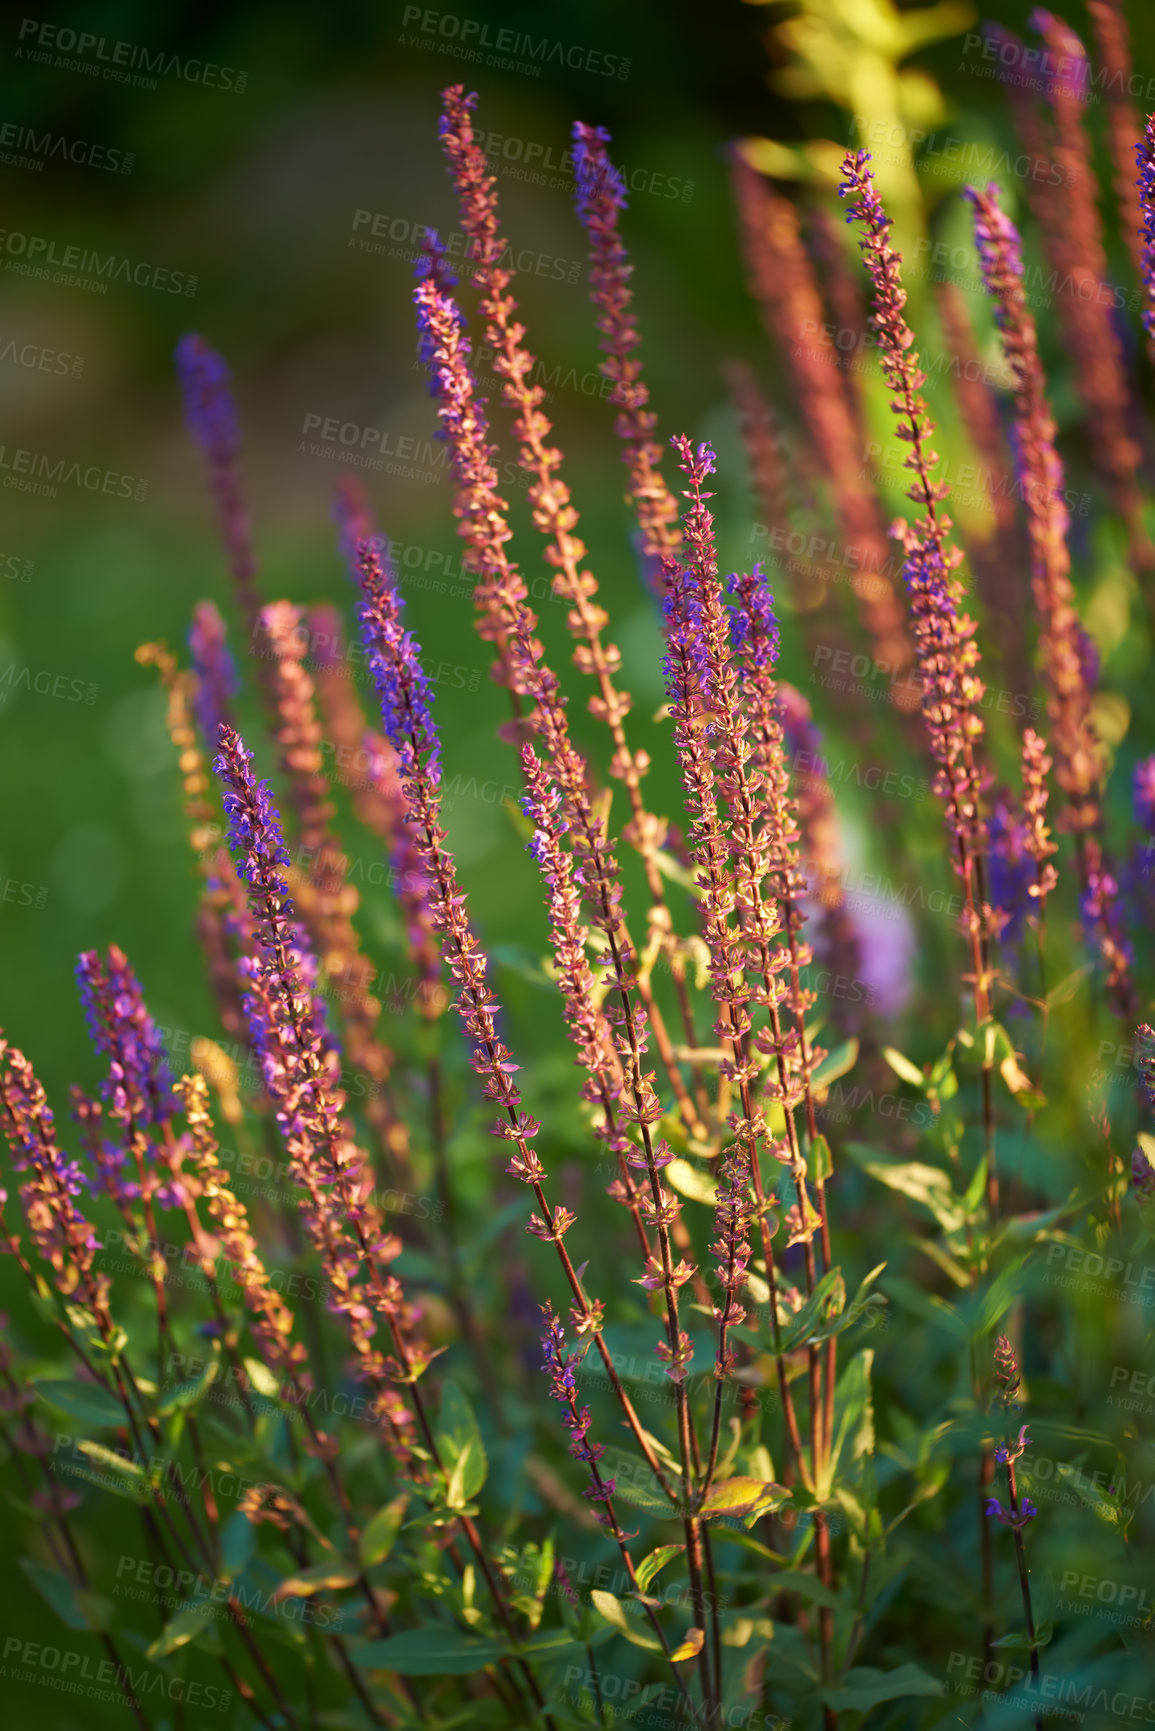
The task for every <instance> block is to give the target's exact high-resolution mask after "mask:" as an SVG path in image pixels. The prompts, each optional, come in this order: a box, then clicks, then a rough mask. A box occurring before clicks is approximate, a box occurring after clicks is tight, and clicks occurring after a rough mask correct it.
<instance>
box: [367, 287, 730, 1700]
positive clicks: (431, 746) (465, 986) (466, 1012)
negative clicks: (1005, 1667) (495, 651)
mask: <svg viewBox="0 0 1155 1731" xmlns="http://www.w3.org/2000/svg"><path fill="white" fill-rule="evenodd" d="M424 286H428V287H430V288H431V289H432V290H433V292H436V290H435V288H433V285H431V284H429V285H424ZM361 571H362V588H363V592H364V596H365V599H364V603H363V605H362V608H361V619H362V624H363V628H364V633H365V641H366V645H367V648H368V650H369V656H370V665H371V667H372V669H373V673H374V677H375V679H376V681H377V688H378V691H379V693H380V697H381V715H382V721H383V724H384V727H385V731H386V733H387V735H388V737H389V740H390V743H391V744H392V746H393V748H394V750H395V751H396V753H397V755H398V758H399V760H400V774H401V782H402V787H403V790H404V792H405V797H406V801H407V803H408V807H409V818H410V822H411V823H412V824H413V826H414V828H415V831H416V835H417V842H418V846H419V847H420V849H421V852H422V855H423V857H424V861H425V864H426V869H427V871H428V875H429V881H430V901H431V905H432V907H433V909H434V912H435V916H436V922H437V926H438V930H439V931H440V932H441V933H442V934H443V951H444V954H445V959H446V962H447V965H448V967H449V969H450V972H451V973H452V975H453V978H454V980H455V981H456V983H457V986H458V998H457V1001H456V1004H455V1008H456V1010H457V1013H458V1016H459V1017H460V1019H461V1022H462V1026H463V1028H464V1029H465V1032H466V1035H467V1037H468V1039H469V1043H470V1046H471V1061H472V1063H473V1067H474V1069H475V1071H476V1072H477V1073H478V1075H480V1076H482V1077H484V1078H485V1085H484V1088H483V1091H482V1092H483V1097H484V1098H485V1099H486V1100H488V1101H490V1102H492V1103H493V1104H494V1105H496V1106H497V1107H498V1108H499V1109H500V1111H501V1114H502V1115H501V1117H499V1118H498V1120H497V1121H496V1123H495V1124H494V1126H493V1134H494V1135H495V1136H497V1137H499V1138H500V1139H501V1140H503V1141H505V1142H506V1143H507V1144H508V1145H509V1163H508V1165H507V1167H506V1170H507V1172H509V1174H510V1175H511V1176H513V1177H515V1178H517V1179H519V1180H520V1181H521V1182H522V1183H524V1184H526V1185H528V1186H529V1187H530V1189H531V1190H532V1191H533V1195H534V1199H535V1201H536V1203H537V1210H538V1211H537V1212H535V1213H533V1214H531V1215H530V1219H529V1223H528V1226H527V1231H529V1232H531V1233H532V1234H533V1235H534V1236H535V1237H536V1238H539V1239H541V1241H542V1242H543V1243H548V1244H552V1245H553V1246H554V1249H555V1252H556V1255H557V1258H558V1261H559V1262H560V1264H561V1268H562V1272H563V1274H564V1276H565V1280H566V1284H567V1286H568V1287H569V1290H570V1292H571V1294H572V1296H573V1305H572V1307H571V1310H572V1315H573V1319H574V1323H575V1326H576V1328H577V1329H578V1332H579V1333H580V1334H582V1335H591V1336H592V1337H593V1340H594V1342H595V1344H596V1345H597V1347H598V1351H599V1353H600V1355H601V1357H602V1361H603V1363H604V1365H605V1367H606V1371H607V1374H608V1375H609V1377H610V1380H611V1383H612V1384H613V1387H614V1392H615V1394H616V1396H617V1398H618V1401H619V1403H620V1404H621V1406H622V1409H623V1412H624V1413H625V1416H626V1419H627V1422H628V1423H629V1424H630V1427H631V1429H632V1430H633V1432H634V1435H635V1438H636V1439H637V1440H638V1441H639V1443H640V1444H641V1446H642V1451H643V1454H644V1455H645V1457H646V1460H647V1461H648V1463H649V1464H650V1465H651V1467H652V1468H653V1470H654V1471H655V1474H656V1476H657V1477H658V1480H659V1482H660V1483H661V1484H662V1485H663V1487H664V1488H665V1489H666V1491H667V1494H669V1495H671V1496H672V1494H673V1493H672V1492H670V1489H669V1485H668V1482H667V1480H666V1476H665V1474H664V1473H663V1472H662V1470H661V1467H660V1465H659V1463H658V1461H657V1457H656V1455H655V1453H654V1450H653V1447H652V1445H651V1444H650V1443H649V1442H648V1441H647V1440H646V1439H645V1438H644V1436H643V1435H642V1432H641V1426H640V1425H639V1424H638V1421H637V1416H636V1414H635V1413H634V1410H633V1407H632V1405H631V1404H630V1402H629V1398H628V1396H627V1395H626V1393H625V1390H624V1389H623V1388H622V1385H621V1381H620V1378H619V1377H618V1374H617V1370H616V1367H615V1365H614V1362H613V1358H612V1356H611V1354H610V1351H609V1347H608V1346H607V1344H606V1341H605V1337H604V1335H603V1332H602V1321H603V1315H604V1306H603V1305H602V1303H601V1302H600V1301H597V1300H591V1299H590V1298H589V1297H588V1296H587V1294H586V1291H585V1287H584V1284H583V1282H582V1279H581V1276H580V1275H579V1273H578V1271H577V1270H576V1269H575V1267H574V1265H573V1262H572V1261H571V1259H570V1255H569V1252H568V1250H567V1248H566V1245H565V1237H566V1234H567V1233H568V1232H569V1230H570V1228H571V1227H572V1226H573V1224H574V1220H575V1215H574V1213H573V1211H572V1210H571V1209H569V1208H566V1207H564V1206H562V1205H560V1204H558V1205H554V1204H551V1203H550V1202H549V1200H548V1198H547V1196H546V1193H545V1188H544V1184H545V1180H546V1177H547V1173H546V1169H545V1166H544V1165H543V1163H542V1161H541V1159H540V1157H539V1155H538V1154H537V1152H536V1150H535V1148H534V1146H533V1144H534V1141H535V1139H536V1137H537V1135H538V1132H539V1131H540V1129H541V1125H540V1124H539V1122H538V1121H537V1119H535V1118H533V1117H532V1116H531V1115H530V1114H529V1113H527V1112H526V1111H524V1110H523V1107H522V1098H521V1093H520V1090H519V1089H518V1086H517V1084H516V1082H515V1081H514V1079H513V1078H514V1076H515V1075H516V1073H517V1070H518V1068H519V1066H518V1065H517V1064H516V1063H515V1062H514V1060H513V1058H512V1055H511V1053H510V1052H509V1049H508V1048H507V1047H506V1046H505V1044H504V1043H503V1041H502V1040H500V1039H499V1037H498V1034H497V1028H496V1023H495V1012H496V1011H497V1009H498V1004H497V1000H496V998H495V997H494V995H493V993H492V991H491V989H490V987H489V985H488V983H487V978H486V975H487V963H486V958H485V954H484V952H483V951H482V949H481V946H480V944H479V942H478V939H477V937H476V936H475V935H474V933H473V931H472V928H471V926H470V923H469V918H468V914H467V912H466V901H465V896H464V894H463V893H462V891H461V890H460V888H459V886H458V882H457V873H456V868H455V866H454V863H453V858H452V855H450V854H449V853H447V852H446V850H445V848H444V845H443V844H444V841H445V830H444V828H443V826H442V824H441V748H440V743H439V740H438V737H437V732H436V728H435V726H434V723H433V718H432V714H431V710H430V697H431V688H430V685H429V681H428V679H427V677H426V675H425V673H424V671H423V669H422V666H421V662H420V652H419V649H418V646H417V644H416V642H415V640H414V638H413V635H412V633H411V632H408V631H406V630H405V628H404V626H403V623H402V620H401V612H400V605H399V601H398V598H397V595H396V592H395V591H394V590H393V589H392V588H391V587H390V586H389V584H388V583H387V582H386V581H385V578H384V575H383V573H382V570H381V565H380V561H379V560H378V558H377V555H376V554H375V553H374V552H373V550H372V549H371V547H369V546H368V544H366V545H365V546H364V547H363V548H362V564H361ZM571 749H572V748H571ZM555 756H556V752H555ZM585 864H586V862H585V861H584V860H583V862H582V868H580V869H584V868H585ZM616 931H617V924H616V923H615V915H614V912H613V910H612V909H611V910H610V916H609V922H608V925H607V927H606V932H607V937H608V939H609V941H610V945H611V949H614V948H616V944H615V934H616ZM620 967H621V963H620V959H619V962H618V964H617V967H616V969H615V971H620ZM623 1000H624V1001H623V1005H622V1017H623V1021H624V1020H626V1019H627V1018H630V1019H631V1020H632V1027H631V1031H630V1034H629V1036H628V1038H627V1042H626V1058H627V1062H628V1063H629V1064H630V1066H631V1069H630V1070H628V1071H627V1075H628V1079H629V1088H630V1094H631V1095H632V1110H631V1111H630V1112H629V1116H630V1117H631V1118H632V1119H633V1121H634V1122H635V1123H636V1124H637V1126H638V1129H639V1132H640V1135H641V1138H642V1144H643V1149H644V1164H645V1169H646V1172H647V1176H648V1178H649V1181H650V1197H649V1199H648V1201H647V1203H646V1204H645V1205H644V1211H645V1214H646V1217H647V1219H649V1220H650V1221H651V1223H652V1224H653V1226H654V1228H655V1231H656V1233H657V1237H658V1243H659V1249H660V1257H661V1261H660V1265H659V1270H660V1283H661V1285H662V1286H663V1287H664V1290H665V1294H666V1311H667V1336H668V1337H667V1341H666V1342H664V1343H660V1344H659V1347H658V1352H659V1355H660V1356H661V1357H662V1359H663V1361H664V1362H665V1364H666V1368H667V1374H668V1375H669V1376H670V1377H671V1379H672V1380H673V1382H674V1388H675V1396H676V1402H677V1413H678V1429H679V1442H680V1448H681V1466H682V1499H683V1500H682V1514H683V1522H684V1526H685V1529H686V1537H687V1551H688V1559H689V1566H690V1575H691V1592H692V1597H693V1603H694V1612H695V1623H696V1626H697V1627H698V1628H699V1629H700V1630H701V1632H702V1637H703V1638H704V1636H705V1620H704V1614H703V1607H702V1583H701V1559H702V1534H701V1522H700V1521H699V1519H698V1518H697V1516H696V1514H695V1513H694V1512H693V1511H694V1476H693V1445H692V1442H691V1435H690V1423H691V1420H690V1409H689V1400H688V1396H687V1390H686V1386H685V1376H686V1369H687V1367H688V1364H689V1358H690V1355H691V1352H692V1347H691V1344H690V1341H689V1337H688V1336H687V1335H686V1334H685V1332H684V1331H683V1330H682V1328H681V1326H680V1322H679V1317H678V1306H677V1287H678V1286H679V1285H680V1284H682V1283H683V1281H684V1280H685V1279H688V1278H689V1275H690V1272H691V1271H690V1270H689V1269H687V1268H686V1266H685V1264H684V1262H681V1261H680V1262H679V1264H678V1265H677V1266H676V1267H675V1265H674V1262H673V1258H672V1252H671V1244H670V1236H669V1226H670V1222H671V1220H672V1219H673V1217H674V1216H675V1214H676V1213H677V1210H678V1208H679V1206H680V1205H679V1203H678V1201H677V1198H676V1197H675V1196H673V1195H672V1194H671V1193H670V1192H669V1191H667V1190H665V1189H664V1187H663V1186H662V1184H661V1182H660V1178H659V1170H660V1166H661V1164H664V1163H666V1162H667V1161H668V1159H669V1158H671V1157H672V1156H669V1155H668V1154H667V1153H666V1152H665V1150H664V1147H662V1148H658V1149H656V1148H655V1146H654V1144H653V1142H652V1140H651V1131H650V1126H651V1125H652V1124H654V1123H656V1122H657V1120H658V1118H659V1117H660V1115H661V1106H660V1102H659V1101H658V1098H657V1095H656V1094H655V1092H654V1089H653V1086H652V1081H651V1079H650V1077H649V1076H647V1075H643V1074H642V1073H641V1072H640V1062H641V1055H642V1051H643V1050H644V1047H641V1046H640V1045H639V1039H638V1031H637V1026H638V1012H637V1011H636V1010H634V1009H633V1007H632V1006H631V1004H630V1000H629V995H628V992H626V993H624V994H623ZM702 1667H703V1671H702V1676H703V1696H704V1700H706V1701H707V1702H709V1701H710V1700H712V1696H711V1689H710V1678H709V1673H708V1670H707V1667H706V1661H705V1659H704V1658H703V1660H702Z"/></svg>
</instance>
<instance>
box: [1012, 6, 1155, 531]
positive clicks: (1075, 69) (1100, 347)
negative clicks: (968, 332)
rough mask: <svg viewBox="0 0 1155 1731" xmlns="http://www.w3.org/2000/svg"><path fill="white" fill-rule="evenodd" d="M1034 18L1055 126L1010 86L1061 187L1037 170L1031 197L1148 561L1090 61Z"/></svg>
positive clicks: (1058, 22) (1095, 425) (1022, 124)
mask: <svg viewBox="0 0 1155 1731" xmlns="http://www.w3.org/2000/svg"><path fill="white" fill-rule="evenodd" d="M1031 23H1032V24H1033V26H1034V28H1035V29H1036V30H1037V31H1038V32H1039V34H1040V35H1041V36H1042V38H1043V41H1044V43H1045V44H1046V50H1047V64H1048V65H1049V67H1050V72H1049V75H1048V77H1047V78H1046V80H1045V83H1046V86H1047V96H1048V98H1049V101H1050V107H1051V113H1052V115H1053V126H1052V125H1050V124H1049V123H1048V121H1047V119H1046V117H1045V116H1044V115H1043V114H1042V113H1041V112H1040V111H1039V107H1038V102H1037V99H1036V97H1035V96H1034V95H1033V94H1032V93H1031V91H1030V90H1028V89H1025V88H1020V86H1019V85H1018V84H1014V83H1012V84H1011V86H1010V92H1011V99H1012V102H1013V104H1014V108H1015V115H1016V120H1017V122H1018V125H1019V131H1020V135H1021V137H1022V140H1023V143H1024V145H1025V146H1026V148H1027V151H1028V154H1029V155H1033V156H1034V157H1035V158H1036V159H1038V160H1042V161H1047V162H1053V163H1054V164H1055V167H1056V169H1057V170H1058V175H1059V182H1058V186H1059V187H1061V189H1062V190H1061V191H1059V190H1058V187H1056V186H1055V185H1054V184H1051V185H1047V184H1046V180H1047V177H1046V176H1030V177H1028V179H1027V183H1026V184H1027V194H1028V197H1029V199H1030V201H1031V206H1032V209H1033V211H1034V213H1035V217H1036V220H1037V221H1038V223H1039V227H1040V230H1041V234H1042V240H1043V246H1044V249H1045V252H1046V256H1047V262H1048V264H1049V265H1050V267H1051V271H1052V273H1053V276H1054V278H1055V279H1056V282H1057V287H1058V292H1057V293H1056V295H1055V308H1056V311H1057V313H1058V315H1059V319H1060V321H1061V323H1062V327H1063V334H1064V336H1065V339H1066V345H1067V348H1068V349H1069V351H1070V354H1071V357H1072V360H1073V363H1074V369H1075V378H1076V382H1077V385H1078V390H1079V394H1080V396H1081V397H1082V399H1083V402H1084V403H1085V405H1086V408H1087V414H1088V419H1089V422H1090V428H1091V435H1092V442H1093V446H1094V452H1095V457H1096V461H1097V463H1098V465H1099V467H1100V469H1101V470H1102V472H1103V473H1104V475H1105V476H1106V477H1107V479H1108V481H1109V483H1110V485H1111V489H1112V492H1113V494H1114V498H1115V503H1116V506H1117V508H1118V510H1119V513H1120V515H1121V516H1122V518H1123V520H1124V522H1125V523H1126V525H1127V529H1128V534H1129V538H1130V543H1131V554H1132V557H1133V558H1135V559H1137V560H1139V561H1141V562H1142V563H1143V564H1147V563H1148V561H1149V558H1150V554H1151V548H1150V544H1149V543H1148V541H1147V537H1146V533H1145V531H1144V528H1143V523H1142V515H1141V499H1140V494H1139V490H1138V486H1137V483H1136V474H1137V471H1138V468H1139V464H1140V461H1141V458H1142V452H1141V450H1140V448H1139V445H1138V443H1137V442H1136V440H1135V438H1134V436H1133V434H1132V432H1131V428H1130V420H1131V394H1130V391H1129V388H1128V382H1127V367H1126V361H1125V359H1124V355H1123V350H1122V346H1121V344H1120V341H1119V336H1118V333H1117V331H1116V329H1115V326H1114V324H1113V323H1112V320H1111V314H1110V310H1109V306H1110V302H1111V299H1112V297H1111V294H1110V292H1109V266H1108V262H1107V255H1106V252H1105V249H1104V245H1103V227H1102V221H1101V219H1100V216H1099V207H1098V189H1097V186H1096V182H1095V173H1094V167H1093V164H1092V160H1091V143H1090V139H1089V137H1088V134H1087V129H1086V124H1085V120H1084V110H1085V108H1086V104H1087V99H1088V95H1089V93H1090V89H1091V82H1092V79H1091V66H1090V62H1089V60H1088V59H1087V54H1086V50H1085V49H1084V47H1083V44H1082V43H1081V42H1080V40H1079V38H1078V36H1077V35H1076V34H1075V32H1074V31H1073V30H1072V29H1071V27H1070V25H1069V24H1067V23H1066V22H1065V21H1064V20H1063V19H1061V18H1058V17H1056V16H1055V14H1054V13H1053V12H1048V11H1046V10H1045V9H1044V8H1042V7H1036V8H1035V10H1034V11H1033V12H1032V14H1031ZM1005 39H1006V40H1007V41H1009V42H1012V43H1014V44H1015V46H1016V48H1017V49H1018V51H1019V52H1021V51H1022V44H1021V43H1018V42H1017V39H1015V38H1013V37H1010V36H1009V34H1008V35H1007V36H1006V38H1005ZM1020 82H1021V81H1020ZM1105 290H1106V291H1107V292H1105Z"/></svg>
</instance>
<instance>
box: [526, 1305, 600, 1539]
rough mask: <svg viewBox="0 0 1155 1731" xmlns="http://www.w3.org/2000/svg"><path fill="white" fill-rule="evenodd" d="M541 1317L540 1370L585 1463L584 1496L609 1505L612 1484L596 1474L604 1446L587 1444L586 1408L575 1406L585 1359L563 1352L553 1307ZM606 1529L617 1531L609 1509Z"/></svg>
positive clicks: (572, 1443)
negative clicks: (586, 1481)
mask: <svg viewBox="0 0 1155 1731" xmlns="http://www.w3.org/2000/svg"><path fill="white" fill-rule="evenodd" d="M541 1314H542V1316H543V1317H544V1318H545V1332H544V1334H543V1335H542V1338H541V1350H542V1356H543V1360H544V1362H543V1365H542V1369H543V1370H544V1371H545V1373H546V1375H547V1376H548V1377H549V1392H550V1394H551V1395H552V1396H553V1398H554V1400H556V1401H560V1402H561V1404H562V1406H564V1407H565V1409H566V1411H565V1416H564V1418H563V1419H562V1423H563V1424H564V1425H565V1427H566V1429H567V1430H568V1431H569V1433H570V1438H571V1440H570V1445H569V1452H570V1454H571V1455H572V1456H573V1458H574V1459H575V1460H577V1461H584V1462H585V1464H586V1466H587V1467H588V1468H589V1471H590V1481H591V1482H590V1484H589V1485H588V1486H587V1488H586V1490H585V1492H584V1493H583V1494H584V1495H585V1496H587V1497H589V1499H590V1500H591V1502H596V1503H606V1504H607V1505H608V1504H609V1503H610V1499H611V1498H612V1496H613V1494H614V1480H613V1479H603V1478H602V1476H601V1474H600V1473H599V1471H598V1464H597V1463H598V1461H599V1460H600V1459H601V1457H602V1456H603V1455H604V1454H605V1452H606V1445H605V1444H604V1443H591V1442H590V1441H589V1428H590V1424H591V1423H592V1420H591V1418H590V1409H589V1407H588V1406H583V1407H579V1406H578V1390H577V1379H576V1376H575V1370H576V1367H577V1366H578V1365H579V1364H580V1363H581V1361H582V1359H583V1358H584V1356H585V1351H584V1349H582V1348H579V1349H578V1350H577V1351H575V1352H570V1353H567V1352H566V1350H565V1331H564V1330H563V1328H562V1325H561V1322H560V1320H559V1319H558V1317H557V1316H556V1315H555V1314H554V1310H553V1306H552V1305H550V1304H543V1305H542V1307H541ZM600 1518H601V1520H602V1522H603V1524H604V1525H606V1526H613V1527H616V1519H615V1517H614V1514H613V1511H612V1509H608V1510H607V1513H606V1515H605V1516H602V1517H600Z"/></svg>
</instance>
